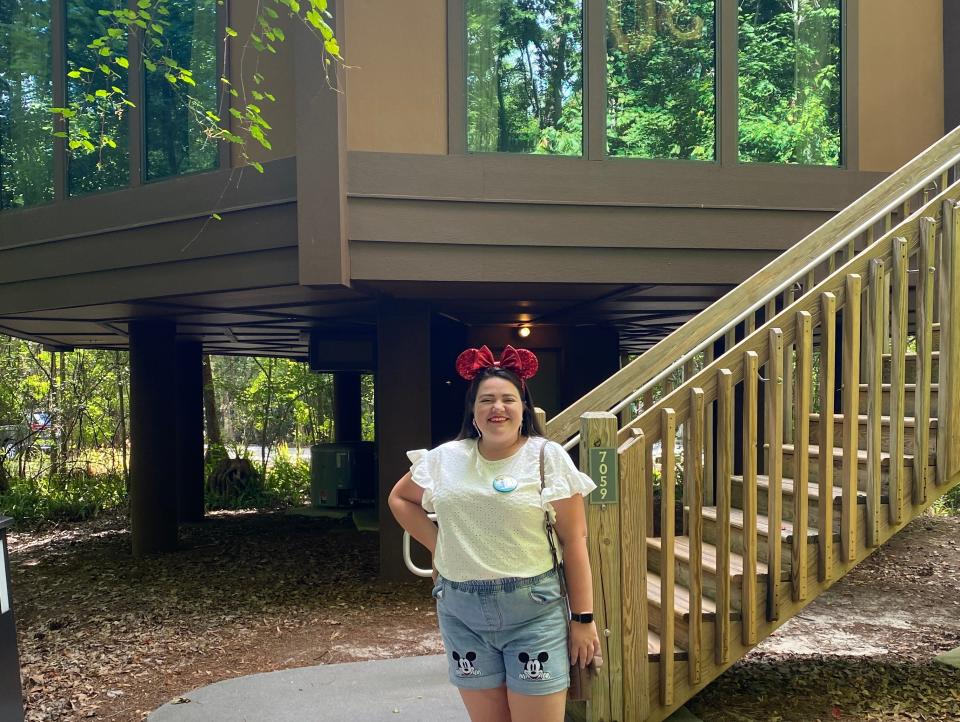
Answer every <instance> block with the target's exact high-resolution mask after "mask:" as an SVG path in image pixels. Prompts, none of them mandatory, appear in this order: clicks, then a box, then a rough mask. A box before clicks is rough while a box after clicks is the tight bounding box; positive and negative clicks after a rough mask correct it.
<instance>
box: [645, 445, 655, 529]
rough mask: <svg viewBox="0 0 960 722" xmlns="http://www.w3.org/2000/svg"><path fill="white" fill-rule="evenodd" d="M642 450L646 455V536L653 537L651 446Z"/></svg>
mask: <svg viewBox="0 0 960 722" xmlns="http://www.w3.org/2000/svg"><path fill="white" fill-rule="evenodd" d="M644 450H645V453H646V455H647V460H646V464H645V465H644V469H646V472H647V483H646V484H645V485H644V489H645V491H646V494H647V502H646V504H645V509H646V513H647V536H655V535H656V527H655V525H654V523H653V444H647V445H646V447H644Z"/></svg>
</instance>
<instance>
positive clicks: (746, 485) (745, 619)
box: [740, 351, 779, 645]
mask: <svg viewBox="0 0 960 722" xmlns="http://www.w3.org/2000/svg"><path fill="white" fill-rule="evenodd" d="M759 376H760V362H759V357H758V356H757V353H756V351H747V352H746V353H745V354H744V355H743V412H744V418H743V588H742V593H741V596H740V600H741V605H740V610H741V615H740V619H741V624H742V631H743V643H744V644H747V645H752V644H756V643H757V405H758V398H759V396H758V394H757V379H758V377H759ZM778 571H779V570H771V572H770V573H771V574H774V573H778Z"/></svg>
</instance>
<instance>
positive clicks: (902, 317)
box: [887, 238, 910, 524]
mask: <svg viewBox="0 0 960 722" xmlns="http://www.w3.org/2000/svg"><path fill="white" fill-rule="evenodd" d="M907 273H908V266H907V240H906V239H905V238H894V239H893V273H892V274H891V276H892V287H893V299H892V314H891V316H892V318H891V323H890V337H891V338H890V341H891V343H890V473H889V479H890V481H889V483H888V487H889V488H888V491H887V494H888V495H889V497H890V507H889V512H890V523H891V524H900V522H901V521H902V520H903V503H904V493H903V449H904V439H905V435H904V416H905V415H906V414H905V413H904V408H905V405H904V401H905V399H904V396H905V386H904V380H903V378H904V377H903V373H904V368H903V367H904V355H905V353H906V350H907V320H908V315H907V314H908V308H907V292H908V291H909V288H910V277H909V276H908V275H907Z"/></svg>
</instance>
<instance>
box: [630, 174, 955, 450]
mask: <svg viewBox="0 0 960 722" xmlns="http://www.w3.org/2000/svg"><path fill="white" fill-rule="evenodd" d="M945 201H950V202H960V183H954V184H953V185H951V186H948V187H947V188H946V189H944V191H942V192H941V193H939V194H938V195H937V196H935V197H934V198H932V199H931V200H929V201H928V202H927V203H925V204H924V205H923V206H922V207H920V208H919V209H918V210H916V211H915V212H914V213H912V214H911V215H910V216H909V217H908V218H907V219H905V220H904V221H903V222H902V223H900V224H898V225H897V226H896V227H894V228H892V229H890V230H889V231H887V232H886V233H884V234H883V235H882V236H881V237H879V238H878V239H877V240H876V242H875V243H874V244H873V245H871V246H870V247H869V248H867V249H864V251H863V252H862V253H861V254H860V255H858V256H856V257H854V258H852V259H850V260H848V261H847V262H846V263H845V264H843V265H841V266H838V267H837V269H836V270H835V271H834V272H833V273H831V274H830V275H829V276H828V277H827V278H824V279H823V280H821V281H820V282H819V283H818V284H817V285H816V286H815V287H814V288H812V289H810V290H808V291H806V292H805V293H804V294H803V295H802V296H800V297H799V298H797V299H795V300H794V301H793V302H792V303H791V304H789V305H787V306H785V307H784V308H783V309H781V310H780V311H778V312H777V314H776V315H775V316H773V317H772V318H769V319H766V320H765V321H764V322H763V323H762V324H760V325H758V326H757V328H756V329H754V330H753V332H751V333H749V334H747V335H746V336H744V338H743V339H741V340H740V341H738V342H737V344H736V345H735V346H733V347H731V348H728V349H725V350H724V352H723V354H722V355H720V356H718V357H717V358H715V359H713V360H712V361H711V362H710V363H709V364H708V365H706V366H704V368H703V369H700V370H699V371H698V372H697V373H696V375H694V376H692V377H691V378H689V379H684V380H683V381H682V382H681V383H680V384H678V385H677V387H676V388H674V389H672V390H671V391H670V393H669V394H664V395H663V397H662V398H660V399H658V400H657V402H656V403H654V404H653V405H652V406H651V407H650V408H648V409H643V411H641V412H640V413H639V414H638V415H637V416H636V417H635V418H633V419H632V420H630V421H629V422H628V423H627V424H625V425H623V426H622V427H621V428H620V429H619V431H618V432H617V443H618V445H621V444H622V445H624V448H626V446H627V445H628V444H629V442H630V440H631V439H632V438H633V436H634V430H635V429H639V430H642V431H643V433H644V435H645V437H646V440H647V442H648V443H652V442H655V441H657V440H659V437H658V436H657V433H656V427H657V424H658V419H659V415H658V414H659V412H662V411H663V409H665V408H672V409H673V410H674V411H675V413H676V417H677V425H680V424H682V423H683V422H684V421H685V420H686V416H687V412H688V410H689V409H688V401H687V400H686V396H687V394H688V393H689V391H690V389H691V388H696V387H701V388H703V389H704V391H705V392H707V393H706V395H705V398H704V401H705V403H707V404H709V403H711V402H712V401H714V400H715V396H714V395H711V392H713V394H715V391H716V390H715V388H714V387H713V386H712V385H711V383H710V382H709V381H704V379H707V378H709V377H710V375H711V374H715V373H716V372H717V371H718V370H719V369H722V368H726V369H728V370H729V371H730V372H731V374H732V377H731V379H732V382H733V383H734V384H736V383H739V382H740V381H742V380H743V367H742V359H743V354H744V353H746V352H748V351H754V352H756V353H757V354H758V356H759V357H760V362H761V364H762V363H764V362H765V360H766V357H765V353H766V350H765V348H766V343H767V341H766V339H767V336H768V334H769V332H770V331H771V330H772V329H775V328H782V329H783V334H784V339H785V340H786V341H789V340H790V339H791V338H792V337H793V335H794V330H793V328H794V327H793V324H792V323H791V322H790V319H793V318H794V317H795V316H796V314H797V313H798V311H800V310H810V309H814V310H813V311H812V313H813V314H814V316H816V315H817V314H818V313H819V311H816V310H815V307H816V303H815V302H811V300H810V299H811V298H819V297H820V296H821V295H822V294H823V293H824V292H825V291H830V292H833V293H835V294H836V295H837V296H838V297H839V298H841V301H839V302H838V304H837V309H838V310H839V309H841V308H842V307H843V304H844V302H845V299H843V298H842V291H840V289H841V288H842V284H843V279H845V278H846V277H847V276H848V275H849V274H850V273H853V272H856V273H859V274H860V275H861V276H862V277H864V278H866V270H865V269H866V265H865V264H867V263H868V262H869V261H870V260H873V259H880V260H885V261H887V260H889V258H888V257H889V256H890V255H891V251H890V250H889V249H888V248H886V245H885V244H889V242H890V241H891V239H893V238H896V237H902V238H904V239H905V240H906V241H907V242H908V253H913V252H914V251H915V250H916V248H917V247H918V246H919V244H920V240H919V238H920V231H919V225H920V223H921V221H922V219H923V218H924V217H932V216H935V215H937V212H936V209H937V208H938V207H939V206H941V205H942V204H943V203H944V202H945Z"/></svg>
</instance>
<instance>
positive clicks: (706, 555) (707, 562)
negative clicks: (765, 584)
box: [647, 536, 767, 577]
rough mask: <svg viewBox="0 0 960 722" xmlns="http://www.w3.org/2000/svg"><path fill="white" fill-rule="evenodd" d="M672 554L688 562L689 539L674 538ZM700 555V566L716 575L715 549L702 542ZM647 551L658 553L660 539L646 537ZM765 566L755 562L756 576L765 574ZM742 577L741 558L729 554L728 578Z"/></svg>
mask: <svg viewBox="0 0 960 722" xmlns="http://www.w3.org/2000/svg"><path fill="white" fill-rule="evenodd" d="M673 541H674V544H673V553H674V555H675V556H676V558H677V559H679V560H681V561H685V562H687V563H689V562H690V537H688V536H677V537H674V540H673ZM701 546H702V550H703V551H702V554H701V566H702V567H703V569H705V570H706V571H709V572H711V573H712V574H716V573H717V548H716V547H715V546H714V545H713V544H707V543H706V542H703V544H702V545H701ZM647 547H648V549H654V550H655V551H657V553H659V551H660V548H661V543H660V537H647ZM766 573H767V565H766V564H764V563H763V562H759V561H758V562H757V574H766ZM742 575H743V557H742V556H740V555H739V554H735V553H734V552H730V576H731V577H736V576H742Z"/></svg>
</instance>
